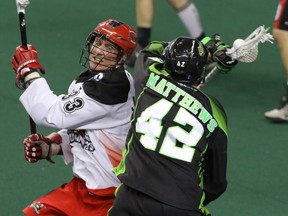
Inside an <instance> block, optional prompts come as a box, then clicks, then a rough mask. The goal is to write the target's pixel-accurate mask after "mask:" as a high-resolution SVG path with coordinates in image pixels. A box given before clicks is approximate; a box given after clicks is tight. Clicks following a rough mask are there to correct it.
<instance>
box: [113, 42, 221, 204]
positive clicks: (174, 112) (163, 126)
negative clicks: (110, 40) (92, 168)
mask: <svg viewBox="0 0 288 216" xmlns="http://www.w3.org/2000/svg"><path fill="white" fill-rule="evenodd" d="M163 48H164V46H163V45H162V43H157V42H155V43H152V44H151V45H150V47H148V48H147V49H146V50H144V51H142V52H141V53H140V55H139V57H138V60H137V62H136V67H135V70H136V71H137V73H136V77H135V90H136V105H135V108H134V113H133V116H132V121H131V124H132V125H131V128H130V131H129V134H128V137H127V143H126V146H125V149H124V151H123V159H122V161H121V163H120V164H119V166H118V167H117V168H116V169H115V173H116V175H117V176H118V178H119V179H120V180H121V182H123V183H124V184H125V185H127V186H128V187H131V188H133V189H135V190H138V191H141V192H143V193H145V194H147V195H149V196H151V197H153V198H154V199H156V200H159V201H160V202H163V203H166V204H168V205H172V206H175V207H178V208H183V209H187V210H196V209H199V208H200V207H202V206H203V205H206V204H207V203H209V202H210V201H212V200H214V199H216V198H217V197H218V196H220V195H221V194H222V193H223V192H224V191H225V189H226V186H227V181H226V164H227V120H226V114H225V112H224V109H223V108H222V106H221V105H220V104H219V102H218V101H217V100H216V99H215V98H213V97H211V96H208V95H207V94H204V93H203V92H202V91H200V90H198V89H197V88H194V87H191V86H188V85H184V84H182V83H177V82H176V81H175V80H173V79H172V78H171V77H170V76H169V73H167V72H166V71H165V70H163V64H162V62H161V52H162V51H163Z"/></svg>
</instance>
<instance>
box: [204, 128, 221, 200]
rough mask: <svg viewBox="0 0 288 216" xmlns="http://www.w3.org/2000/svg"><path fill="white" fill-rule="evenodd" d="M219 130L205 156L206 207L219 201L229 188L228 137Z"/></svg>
mask: <svg viewBox="0 0 288 216" xmlns="http://www.w3.org/2000/svg"><path fill="white" fill-rule="evenodd" d="M218 130H219V131H218V132H217V133H216V136H215V137H214V140H213V141H212V142H210V143H209V147H208V149H207V152H206V154H205V160H206V163H205V173H204V192H205V195H206V198H205V201H204V205H207V204H208V203H210V202H211V201H213V200H215V199H217V198H218V197H219V196H220V195H221V194H223V193H224V192H225V190H226V188H227V180H226V171H227V136H226V135H225V134H224V132H223V131H222V130H221V129H218ZM211 138H212V137H211Z"/></svg>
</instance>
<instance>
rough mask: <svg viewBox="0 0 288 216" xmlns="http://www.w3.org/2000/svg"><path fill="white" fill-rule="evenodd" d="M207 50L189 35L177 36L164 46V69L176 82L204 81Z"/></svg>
mask: <svg viewBox="0 0 288 216" xmlns="http://www.w3.org/2000/svg"><path fill="white" fill-rule="evenodd" d="M207 59H208V51H207V50H206V48H205V47H204V46H203V44H202V43H201V42H200V41H198V40H196V39H192V38H189V37H178V38H176V39H174V40H173V41H171V42H170V43H169V45H168V46H167V47H166V48H165V61H164V69H165V70H166V71H168V72H169V73H170V75H171V77H172V78H173V79H175V80H176V81H178V82H183V83H190V84H199V83H201V82H204V78H205V69H206V65H207Z"/></svg>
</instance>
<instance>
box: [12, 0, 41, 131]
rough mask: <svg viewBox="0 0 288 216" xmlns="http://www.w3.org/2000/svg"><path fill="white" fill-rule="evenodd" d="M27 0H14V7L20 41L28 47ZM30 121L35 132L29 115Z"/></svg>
mask: <svg viewBox="0 0 288 216" xmlns="http://www.w3.org/2000/svg"><path fill="white" fill-rule="evenodd" d="M29 3H30V2H29V0H16V7H17V13H18V15H19V26H20V33H21V42H22V46H23V47H24V48H26V49H27V48H28V46H27V34H26V20H25V8H26V7H27V5H28V4H29ZM29 121H30V131H31V134H33V133H36V124H35V122H34V121H33V119H32V118H31V116H29Z"/></svg>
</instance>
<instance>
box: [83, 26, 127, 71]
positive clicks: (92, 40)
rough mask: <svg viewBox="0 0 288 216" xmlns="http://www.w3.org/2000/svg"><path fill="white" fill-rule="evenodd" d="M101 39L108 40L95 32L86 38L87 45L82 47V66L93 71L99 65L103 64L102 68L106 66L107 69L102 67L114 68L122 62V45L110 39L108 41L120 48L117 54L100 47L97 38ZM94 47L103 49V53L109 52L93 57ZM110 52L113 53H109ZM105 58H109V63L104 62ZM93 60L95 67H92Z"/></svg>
mask: <svg viewBox="0 0 288 216" xmlns="http://www.w3.org/2000/svg"><path fill="white" fill-rule="evenodd" d="M100 39H104V40H107V39H106V38H105V37H104V36H103V35H98V34H96V33H95V32H92V33H90V35H89V36H88V38H87V40H86V43H85V45H84V47H83V49H82V53H81V58H80V64H81V65H82V66H84V67H86V68H88V69H89V70H92V71H97V68H98V66H103V67H101V68H105V69H102V70H112V69H114V68H115V67H116V66H117V65H119V64H120V60H121V58H122V56H123V53H122V50H121V48H120V47H118V46H117V45H115V44H114V43H111V42H110V41H109V40H108V41H109V42H110V43H111V44H112V45H113V46H114V47H115V48H116V49H117V50H118V53H117V54H112V53H111V52H109V51H108V50H103V49H102V48H100V47H99V46H98V45H97V44H98V43H97V40H100ZM93 49H99V50H101V51H103V53H107V54H106V55H102V56H101V57H100V56H98V57H97V58H93V54H92V50H93ZM109 53H110V54H111V55H109ZM107 55H109V56H110V57H108V56H107ZM111 56H112V57H111ZM104 60H108V61H109V64H107V63H106V64H105V63H103V62H105V61H104ZM91 62H92V63H93V65H94V66H93V68H91V65H92V64H91ZM106 62H107V61H106ZM113 62H114V63H113Z"/></svg>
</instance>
